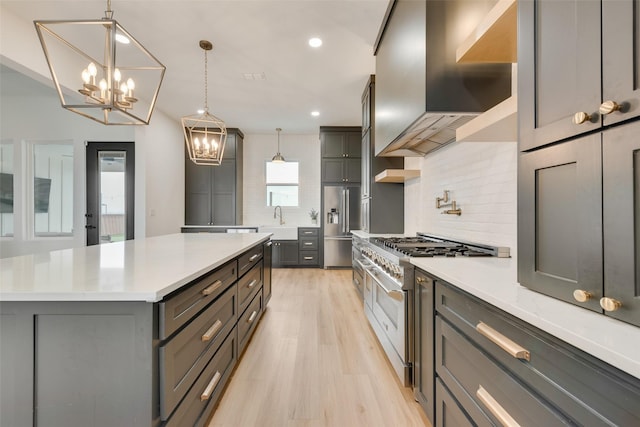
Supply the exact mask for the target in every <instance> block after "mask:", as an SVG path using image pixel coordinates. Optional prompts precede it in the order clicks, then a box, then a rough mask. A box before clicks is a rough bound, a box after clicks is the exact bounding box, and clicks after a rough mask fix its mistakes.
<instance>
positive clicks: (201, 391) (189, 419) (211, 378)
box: [165, 328, 238, 427]
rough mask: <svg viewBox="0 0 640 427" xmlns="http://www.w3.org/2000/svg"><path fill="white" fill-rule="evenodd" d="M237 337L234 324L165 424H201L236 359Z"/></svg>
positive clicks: (176, 425)
mask: <svg viewBox="0 0 640 427" xmlns="http://www.w3.org/2000/svg"><path fill="white" fill-rule="evenodd" d="M237 341H238V338H237V328H234V329H233V330H232V331H231V333H230V334H229V335H228V336H227V338H226V339H225V340H224V342H223V343H222V345H221V346H220V349H219V350H218V351H217V352H216V354H215V356H213V358H212V359H211V360H210V361H209V363H208V364H207V366H206V367H205V369H204V371H203V372H202V374H200V376H199V377H198V379H197V381H196V382H195V384H194V385H193V387H192V388H191V390H189V392H188V393H187V395H186V397H185V398H184V400H183V401H182V402H181V403H180V405H178V408H177V409H176V411H175V412H174V414H173V415H172V416H171V418H170V419H169V421H168V422H167V423H166V424H165V426H167V427H182V426H202V425H204V424H205V423H206V421H207V420H208V418H209V415H210V413H211V411H212V410H213V408H214V407H215V404H216V403H217V402H218V400H220V397H221V395H222V391H223V390H224V386H225V385H226V383H227V381H228V380H229V376H230V375H231V372H232V371H233V367H234V366H235V364H236V362H237V361H238V350H237V349H238V345H237Z"/></svg>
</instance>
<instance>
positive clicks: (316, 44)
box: [309, 37, 322, 47]
mask: <svg viewBox="0 0 640 427" xmlns="http://www.w3.org/2000/svg"><path fill="white" fill-rule="evenodd" d="M309 46H311V47H320V46H322V40H321V39H319V38H318V37H313V38H310V39H309Z"/></svg>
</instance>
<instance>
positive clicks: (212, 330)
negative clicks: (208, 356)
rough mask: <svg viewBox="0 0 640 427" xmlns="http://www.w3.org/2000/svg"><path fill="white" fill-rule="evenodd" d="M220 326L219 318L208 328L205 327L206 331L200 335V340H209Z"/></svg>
mask: <svg viewBox="0 0 640 427" xmlns="http://www.w3.org/2000/svg"><path fill="white" fill-rule="evenodd" d="M221 327H222V322H221V321H220V319H218V320H216V321H215V323H214V324H213V325H211V327H210V328H209V329H207V332H205V333H204V335H202V337H201V339H202V341H203V342H205V341H209V340H210V339H211V338H213V336H214V335H215V334H216V332H218V331H219V330H220V328H221Z"/></svg>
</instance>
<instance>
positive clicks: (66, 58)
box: [34, 0, 166, 125]
mask: <svg viewBox="0 0 640 427" xmlns="http://www.w3.org/2000/svg"><path fill="white" fill-rule="evenodd" d="M34 24H35V26H36V31H37V32H38V37H39V38H40V44H41V45H42V49H43V50H44V54H45V57H46V60H47V65H48V66H49V71H50V72H51V77H52V79H53V83H54V85H55V87H56V90H57V92H58V96H59V97H60V102H61V103H62V107H63V108H66V109H67V110H71V111H73V112H75V113H78V114H80V115H82V116H84V117H87V118H90V119H92V120H95V121H97V122H100V123H102V124H105V125H140V124H145V125H147V124H149V120H150V119H151V114H152V113H153V108H154V107H155V104H156V99H157V97H158V92H159V91H160V85H161V84H162V79H163V77H164V73H165V70H166V67H165V66H164V65H162V64H161V63H160V61H158V60H157V59H156V58H155V57H154V56H153V55H152V54H151V53H150V52H149V51H148V50H147V49H145V48H144V46H142V44H140V42H138V41H137V40H136V39H135V38H134V37H133V36H132V35H131V34H130V33H129V32H128V31H127V30H125V29H124V28H123V27H122V26H121V25H120V24H118V22H117V21H116V20H114V19H113V11H112V10H111V0H107V10H106V11H105V16H104V18H101V19H93V20H72V21H69V20H67V21H61V20H50V21H45V20H41V21H34Z"/></svg>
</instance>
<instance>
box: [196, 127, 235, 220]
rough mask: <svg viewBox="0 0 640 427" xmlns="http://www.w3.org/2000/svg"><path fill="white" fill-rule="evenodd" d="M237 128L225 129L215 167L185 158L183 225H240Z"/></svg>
mask: <svg viewBox="0 0 640 427" xmlns="http://www.w3.org/2000/svg"><path fill="white" fill-rule="evenodd" d="M243 139H244V134H243V133H242V131H241V130H240V129H231V128H230V129H227V142H226V145H225V150H224V157H223V159H222V163H221V164H220V165H219V166H203V165H196V164H194V163H193V162H192V161H191V160H190V159H189V156H188V155H187V156H185V221H184V222H185V225H236V224H242V148H243V147H242V145H243V144H242V143H243Z"/></svg>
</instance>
